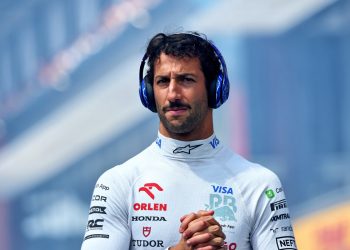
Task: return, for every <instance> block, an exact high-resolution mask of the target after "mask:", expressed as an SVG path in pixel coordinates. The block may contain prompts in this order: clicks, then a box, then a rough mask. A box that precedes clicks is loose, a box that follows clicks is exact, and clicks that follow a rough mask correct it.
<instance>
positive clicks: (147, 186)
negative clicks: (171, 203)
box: [139, 182, 163, 200]
mask: <svg viewBox="0 0 350 250" xmlns="http://www.w3.org/2000/svg"><path fill="white" fill-rule="evenodd" d="M152 188H156V189H158V191H163V188H162V187H161V186H159V185H158V184H157V183H154V182H152V183H145V185H143V187H140V188H139V192H141V191H143V192H145V193H146V194H147V195H148V196H149V197H151V199H152V200H154V194H153V193H152V192H151V189H152Z"/></svg>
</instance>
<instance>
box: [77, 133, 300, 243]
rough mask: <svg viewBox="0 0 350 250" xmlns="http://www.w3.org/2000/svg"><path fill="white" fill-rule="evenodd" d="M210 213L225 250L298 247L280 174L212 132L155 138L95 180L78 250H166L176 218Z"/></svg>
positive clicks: (176, 226)
mask: <svg viewBox="0 0 350 250" xmlns="http://www.w3.org/2000/svg"><path fill="white" fill-rule="evenodd" d="M198 210H214V211H215V214H214V216H215V219H216V220H217V221H218V222H219V223H220V224H221V226H222V229H223V232H224V233H225V235H226V239H225V245H227V249H228V250H248V249H249V250H280V249H292V250H293V249H297V247H296V243H295V240H294V235H293V228H292V224H291V220H290V216H289V211H288V207H287V202H286V198H285V195H284V192H283V188H282V186H281V183H280V181H279V179H278V177H277V176H276V175H275V174H274V173H273V172H271V171H270V170H268V169H266V168H264V167H262V166H260V165H258V164H255V163H251V162H249V161H247V160H245V159H244V158H242V157H240V156H239V155H237V154H235V153H233V152H232V151H231V150H230V149H229V148H227V147H226V146H223V145H222V143H220V141H219V140H218V139H217V138H216V137H215V135H212V136H211V137H209V138H208V139H205V140H197V141H178V140H174V139H170V138H166V137H164V136H162V135H161V134H158V138H157V139H156V141H155V142H154V143H152V144H151V145H150V146H149V147H148V148H146V149H145V150H144V151H143V152H141V153H140V154H138V155H136V156H135V157H133V158H131V159H130V160H128V161H127V162H125V163H124V164H122V165H119V166H116V167H114V168H112V169H110V170H108V171H106V172H105V173H104V174H102V176H101V177H100V178H99V179H98V181H97V184H96V186H95V189H94V193H93V195H92V200H91V207H90V211H89V218H88V223H87V227H86V232H85V236H84V239H83V244H82V248H81V249H82V250H134V249H135V250H136V249H137V250H140V249H154V250H158V249H167V248H168V247H171V246H173V245H175V244H176V243H178V241H179V239H180V237H181V235H180V233H179V226H180V220H179V219H180V217H181V216H183V215H185V214H188V213H190V212H197V211H198Z"/></svg>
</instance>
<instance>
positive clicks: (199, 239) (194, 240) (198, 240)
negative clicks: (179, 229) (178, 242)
mask: <svg viewBox="0 0 350 250" xmlns="http://www.w3.org/2000/svg"><path fill="white" fill-rule="evenodd" d="M212 239H213V235H212V234H210V233H203V234H198V235H196V236H193V237H191V238H189V239H188V240H186V243H187V245H190V246H196V245H198V244H203V243H207V242H209V241H211V240H212ZM207 245H210V244H207Z"/></svg>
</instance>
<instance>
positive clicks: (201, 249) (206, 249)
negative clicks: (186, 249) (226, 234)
mask: <svg viewBox="0 0 350 250" xmlns="http://www.w3.org/2000/svg"><path fill="white" fill-rule="evenodd" d="M193 249H194V250H217V249H218V248H217V247H214V246H204V247H195V248H193Z"/></svg>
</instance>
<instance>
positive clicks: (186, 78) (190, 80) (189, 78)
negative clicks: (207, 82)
mask: <svg viewBox="0 0 350 250" xmlns="http://www.w3.org/2000/svg"><path fill="white" fill-rule="evenodd" d="M184 81H185V82H194V81H195V80H194V79H193V78H191V77H185V78H184Z"/></svg>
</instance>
